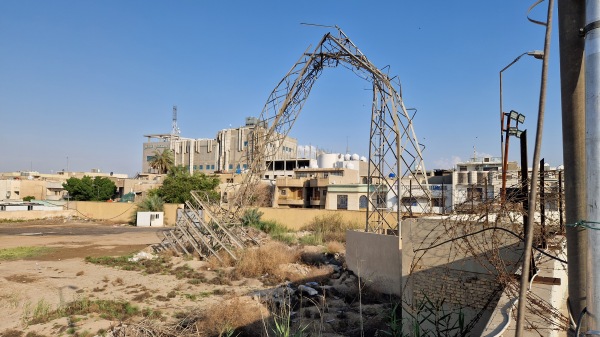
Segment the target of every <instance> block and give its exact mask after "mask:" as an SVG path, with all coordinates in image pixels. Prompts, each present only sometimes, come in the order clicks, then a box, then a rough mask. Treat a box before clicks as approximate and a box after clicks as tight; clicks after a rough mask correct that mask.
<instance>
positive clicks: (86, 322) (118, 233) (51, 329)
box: [0, 221, 260, 336]
mask: <svg viewBox="0 0 600 337" xmlns="http://www.w3.org/2000/svg"><path fill="white" fill-rule="evenodd" d="M160 230H162V229H158V228H137V227H131V226H127V225H114V224H101V223H91V222H63V221H36V222H30V223H8V224H0V248H12V247H19V246H45V247H50V248H52V251H51V252H50V253H48V254H44V255H41V256H39V257H36V258H32V259H26V260H18V261H0V335H8V332H7V331H9V330H11V329H12V330H14V331H23V332H25V333H26V332H30V331H35V332H36V333H38V334H41V335H45V336H56V335H61V334H65V335H66V333H65V330H66V328H67V327H69V322H67V319H66V318H62V319H59V320H56V321H52V322H49V323H46V324H35V325H27V324H26V317H27V315H28V314H31V312H32V311H34V310H36V308H45V307H47V308H50V309H54V308H56V307H58V306H59V305H60V304H64V303H67V302H71V301H73V300H76V299H78V298H83V297H87V298H90V299H111V300H115V299H119V300H121V299H122V300H125V301H130V302H132V303H134V304H136V305H138V306H139V307H140V308H146V307H148V308H152V309H153V310H154V309H158V310H161V311H163V312H169V311H175V310H185V308H189V307H194V306H197V305H198V304H199V303H198V300H197V298H199V297H201V298H202V305H210V304H211V303H213V302H215V301H217V300H218V299H217V297H214V296H202V295H203V294H209V293H212V292H214V290H215V289H219V288H222V287H221V286H218V285H211V284H198V285H192V284H189V283H187V282H186V281H187V280H185V279H182V280H178V279H177V278H175V277H174V276H173V275H159V274H149V275H142V274H140V272H138V271H126V270H119V269H115V268H111V267H104V266H99V265H95V264H91V263H86V262H85V260H84V258H85V257H86V256H94V257H97V256H121V255H126V254H130V253H136V252H139V251H141V250H143V249H147V248H148V247H149V246H150V245H152V244H155V243H158V242H159V241H160V240H159V238H158V236H157V232H158V231H160ZM173 262H174V263H175V266H177V265H183V264H187V265H188V266H190V267H192V268H196V269H200V268H203V267H204V265H205V263H204V262H201V261H194V260H187V261H184V260H182V259H181V258H174V259H173ZM204 269H205V267H204ZM207 276H208V277H210V275H207ZM259 285H260V284H259V283H258V284H256V283H255V284H254V286H253V284H252V282H247V281H246V282H245V285H244V286H236V287H234V289H235V290H234V291H236V292H240V293H243V292H249V291H251V290H252V289H257V288H258V286H259ZM172 290H176V292H177V294H178V295H177V297H176V298H171V299H169V297H168V296H167V295H168V293H169V292H170V291H172ZM227 291H231V290H229V289H228V290H227ZM161 295H162V296H161ZM157 298H159V299H157ZM190 298H193V299H194V300H191V299H190ZM117 323H118V322H110V321H106V320H104V319H101V318H99V317H89V318H85V319H83V320H81V321H78V322H77V323H76V324H75V326H76V328H77V331H88V332H90V333H93V334H95V333H96V332H97V331H98V330H99V329H107V328H109V327H110V326H111V325H114V324H117ZM71 326H73V324H71Z"/></svg>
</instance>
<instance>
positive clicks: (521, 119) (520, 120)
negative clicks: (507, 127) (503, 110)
mask: <svg viewBox="0 0 600 337" xmlns="http://www.w3.org/2000/svg"><path fill="white" fill-rule="evenodd" d="M517 123H521V124H523V123H525V115H523V114H519V115H518V116H517Z"/></svg>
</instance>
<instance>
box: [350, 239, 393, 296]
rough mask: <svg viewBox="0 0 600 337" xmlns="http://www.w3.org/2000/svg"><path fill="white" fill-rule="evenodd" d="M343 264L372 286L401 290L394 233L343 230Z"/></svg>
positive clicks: (377, 288) (379, 289)
mask: <svg viewBox="0 0 600 337" xmlns="http://www.w3.org/2000/svg"><path fill="white" fill-rule="evenodd" d="M346 264H347V265H348V269H350V270H352V272H353V273H354V274H356V275H358V276H359V277H360V278H361V279H362V280H363V282H365V284H366V285H367V286H369V287H371V288H372V289H375V290H377V291H380V292H382V293H385V294H394V295H397V296H401V294H402V282H401V279H402V241H401V240H400V238H399V237H397V236H394V235H381V234H375V233H365V232H359V231H347V232H346Z"/></svg>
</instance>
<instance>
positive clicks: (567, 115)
mask: <svg viewBox="0 0 600 337" xmlns="http://www.w3.org/2000/svg"><path fill="white" fill-rule="evenodd" d="M583 26H585V0H558V38H559V48H560V81H561V101H562V137H563V163H564V167H565V168H564V189H565V200H568V201H567V202H565V222H566V223H568V224H569V223H570V224H572V223H576V222H577V221H580V220H581V219H585V218H586V216H587V214H586V204H585V203H586V173H585V165H582V164H581V163H585V162H586V160H585V82H584V81H585V76H584V61H583V52H584V43H585V42H584V41H585V40H584V39H583V38H581V37H580V36H579V29H580V28H582V27H583ZM566 236H567V260H568V261H569V264H568V270H569V273H568V274H569V275H568V283H569V286H568V292H569V306H570V308H571V314H572V315H573V317H574V319H575V320H576V319H577V317H576V316H577V315H579V313H581V312H582V311H583V309H584V308H585V307H586V300H585V298H586V275H587V272H586V256H585V254H586V250H587V234H586V232H585V230H584V229H583V228H580V227H566ZM586 321H587V320H583V321H582V323H583V324H582V327H581V331H587V323H586Z"/></svg>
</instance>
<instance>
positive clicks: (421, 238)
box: [401, 218, 522, 336]
mask: <svg viewBox="0 0 600 337" xmlns="http://www.w3.org/2000/svg"><path fill="white" fill-rule="evenodd" d="M461 226H465V227H464V229H463V227H461ZM401 228H402V244H403V246H402V247H403V254H402V267H403V268H402V282H403V287H404V290H403V301H405V302H406V303H409V304H412V305H415V306H416V305H418V304H419V303H423V301H425V296H427V298H428V299H429V300H431V301H432V302H434V303H441V302H442V301H443V303H444V305H443V308H444V310H446V311H447V312H450V311H452V312H454V313H455V314H456V315H455V316H457V315H458V311H459V310H460V311H461V312H462V313H463V314H464V319H465V324H469V323H471V322H473V324H475V328H474V329H473V330H472V331H471V333H472V334H473V335H474V336H477V335H479V334H480V333H481V331H482V330H483V328H484V326H485V323H486V322H487V320H488V319H489V318H490V316H491V314H492V312H493V311H494V309H495V306H496V304H497V302H498V300H499V298H500V295H501V291H502V286H501V284H500V282H499V280H498V275H499V274H503V275H511V274H513V273H514V272H515V269H516V268H517V267H518V263H517V262H518V261H519V257H520V256H521V254H522V250H520V249H519V248H518V240H517V239H516V238H515V237H514V236H511V235H509V234H506V233H493V232H492V231H487V232H483V233H482V234H477V236H476V237H475V236H474V237H471V241H470V242H471V245H467V244H465V242H464V241H462V240H457V241H452V242H448V243H445V244H443V245H440V246H438V247H434V248H431V249H426V248H427V247H430V246H433V245H436V244H439V243H442V242H445V241H448V240H450V239H452V238H453V237H457V236H459V235H460V234H465V233H464V232H463V230H466V231H467V232H474V231H476V230H478V229H482V228H485V225H484V224H483V223H478V222H473V223H471V224H466V223H465V222H463V223H461V224H457V223H455V222H450V221H449V220H448V219H444V218H439V219H425V218H420V219H407V220H405V221H403V222H402V225H401ZM448 228H451V229H452V230H456V231H457V232H456V233H454V234H451V233H448V230H447V229H448ZM492 235H494V236H495V239H494V240H491V237H492ZM492 241H493V243H492ZM474 242H476V243H477V244H474ZM492 247H494V248H493V251H494V253H492ZM419 249H424V250H420V251H419ZM415 250H417V252H415ZM494 258H495V259H498V260H502V261H503V262H504V265H503V267H502V269H501V270H498V269H497V266H493V265H491V264H490V263H488V262H487V261H489V259H494ZM407 308H410V305H409V306H407ZM413 314H414V312H413Z"/></svg>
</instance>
